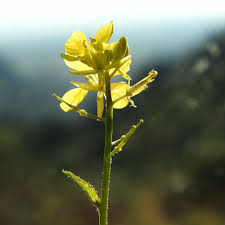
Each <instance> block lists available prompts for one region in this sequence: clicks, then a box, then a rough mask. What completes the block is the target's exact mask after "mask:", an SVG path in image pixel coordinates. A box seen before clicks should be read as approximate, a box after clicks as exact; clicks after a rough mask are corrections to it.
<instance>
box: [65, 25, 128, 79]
mask: <svg viewBox="0 0 225 225" xmlns="http://www.w3.org/2000/svg"><path fill="white" fill-rule="evenodd" d="M112 33H113V23H112V22H110V23H109V24H105V25H103V26H102V27H101V28H100V29H99V30H98V31H97V33H96V35H95V38H93V37H90V41H87V38H86V36H85V34H84V33H83V32H81V31H76V32H74V33H73V34H72V36H71V37H70V38H69V39H68V40H67V42H66V44H65V53H62V54H61V57H62V58H63V59H64V61H65V63H66V65H67V66H68V67H69V68H71V69H73V70H70V71H69V72H70V73H72V74H80V75H90V74H95V73H98V71H99V70H108V71H109V73H111V74H112V73H113V76H116V75H121V76H122V77H124V78H125V79H130V78H129V76H128V75H127V74H126V73H127V72H128V71H129V69H130V64H131V59H130V58H131V56H129V47H128V44H127V39H126V37H124V36H123V37H121V38H120V39H119V40H118V41H116V42H112V43H108V41H109V40H110V38H111V36H112ZM124 58H125V60H124ZM123 62H125V63H123ZM115 69H116V71H114V70H115Z"/></svg>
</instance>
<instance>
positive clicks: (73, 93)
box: [60, 88, 88, 112]
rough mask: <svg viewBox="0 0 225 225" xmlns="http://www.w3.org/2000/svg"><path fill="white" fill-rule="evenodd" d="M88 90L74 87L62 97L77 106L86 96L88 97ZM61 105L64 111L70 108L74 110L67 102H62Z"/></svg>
mask: <svg viewBox="0 0 225 225" xmlns="http://www.w3.org/2000/svg"><path fill="white" fill-rule="evenodd" d="M87 93H88V91H87V90H84V89H81V88H74V89H71V90H69V91H67V92H66V93H65V94H64V95H63V97H62V99H63V100H64V101H66V102H68V103H70V104H71V105H74V106H77V105H78V104H80V103H81V102H82V101H83V100H84V98H85V97H86V95H87ZM60 107H61V109H62V110H63V111H65V112H68V111H70V110H72V108H71V107H69V106H68V105H67V104H65V103H60Z"/></svg>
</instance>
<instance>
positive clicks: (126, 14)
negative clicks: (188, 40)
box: [0, 0, 225, 29]
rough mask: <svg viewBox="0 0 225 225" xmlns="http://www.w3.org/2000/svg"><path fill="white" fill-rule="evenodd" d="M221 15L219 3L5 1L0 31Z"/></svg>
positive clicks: (174, 0) (222, 5)
mask: <svg viewBox="0 0 225 225" xmlns="http://www.w3.org/2000/svg"><path fill="white" fill-rule="evenodd" d="M222 15H225V1H223V0H213V1H207V0H188V1H182V0H170V1H166V0H154V1H149V0H136V1H128V0H123V1H121V0H114V1H106V0H85V1H78V0H66V1H55V0H38V1H31V0H19V1H18V0H13V1H12V0H11V1H10V0H8V1H3V2H2V3H1V9H0V26H1V29H2V28H3V29H4V28H5V29H8V27H9V26H11V28H13V26H14V29H16V27H15V26H20V28H21V29H22V28H23V29H24V28H31V29H32V25H33V24H35V25H37V24H38V23H39V24H41V25H42V26H44V22H48V23H49V22H52V24H57V25H58V26H59V25H63V24H64V22H65V21H70V20H71V22H72V21H73V22H74V21H75V20H79V23H81V24H82V22H83V23H86V22H87V21H89V22H93V21H96V20H103V19H104V20H107V21H108V20H117V19H120V20H121V19H122V20H126V19H127V20H129V19H133V20H135V19H152V20H154V19H158V18H168V17H201V16H204V17H210V16H222Z"/></svg>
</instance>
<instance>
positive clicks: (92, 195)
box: [62, 170, 101, 208]
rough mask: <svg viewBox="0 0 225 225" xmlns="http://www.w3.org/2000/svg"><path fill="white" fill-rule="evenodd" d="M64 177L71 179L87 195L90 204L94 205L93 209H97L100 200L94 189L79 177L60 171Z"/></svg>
mask: <svg viewBox="0 0 225 225" xmlns="http://www.w3.org/2000/svg"><path fill="white" fill-rule="evenodd" d="M62 172H63V173H64V174H65V175H67V176H68V177H69V178H71V179H72V180H73V181H75V182H76V183H77V184H78V185H79V186H80V187H81V189H82V190H83V191H84V192H85V193H86V194H87V195H88V197H89V198H90V200H91V201H92V203H93V204H94V205H95V207H97V208H99V206H100V203H101V199H100V198H99V197H98V194H97V192H96V190H95V188H94V187H93V186H92V185H91V184H89V183H88V182H86V181H85V180H83V179H81V178H80V177H78V176H76V175H74V174H73V173H72V172H70V171H66V170H63V171H62Z"/></svg>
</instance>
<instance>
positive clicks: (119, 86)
mask: <svg viewBox="0 0 225 225" xmlns="http://www.w3.org/2000/svg"><path fill="white" fill-rule="evenodd" d="M128 88H129V85H128V84H127V83H125V82H118V83H113V84H111V95H112V100H113V101H114V100H116V99H118V98H120V97H121V96H123V95H126V90H127V89H128ZM128 103H129V99H128V98H127V97H124V98H122V99H121V100H119V101H118V102H116V103H115V104H114V105H113V108H115V109H122V108H125V107H126V106H127V105H128Z"/></svg>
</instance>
